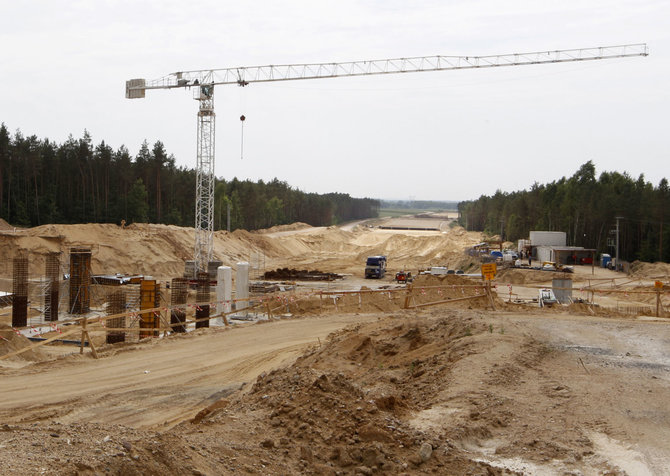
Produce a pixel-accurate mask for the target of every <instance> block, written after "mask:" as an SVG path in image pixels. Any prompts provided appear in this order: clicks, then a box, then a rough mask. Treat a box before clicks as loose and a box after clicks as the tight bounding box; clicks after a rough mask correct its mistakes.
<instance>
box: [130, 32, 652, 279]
mask: <svg viewBox="0 0 670 476" xmlns="http://www.w3.org/2000/svg"><path fill="white" fill-rule="evenodd" d="M648 54H649V52H648V49H647V45H646V43H636V44H627V45H616V46H599V47H595V48H579V49H570V50H553V51H537V52H530V53H513V54H503V55H488V56H439V55H438V56H417V57H411V58H395V59H382V60H365V61H349V62H340V63H302V64H286V65H266V66H243V67H236V68H222V69H205V70H193V71H180V72H176V73H171V74H168V75H166V76H163V77H161V78H159V79H156V80H152V81H147V80H145V79H131V80H128V81H126V98H128V99H137V98H143V97H145V93H146V91H147V90H148V89H175V88H195V95H194V97H195V99H197V100H198V101H199V104H200V107H199V110H198V129H197V131H198V132H197V147H196V151H197V152H196V163H197V164H196V204H195V249H194V261H195V272H198V271H206V270H207V266H208V263H209V261H211V259H212V253H213V235H214V226H213V225H214V182H215V176H214V157H215V156H214V153H215V147H214V146H215V118H216V115H215V113H214V86H217V85H227V84H237V85H238V86H246V85H248V84H250V83H262V82H270V81H293V80H306V79H326V78H341V77H352V76H371V75H381V74H397V73H417V72H429V71H446V70H458V69H478V68H495V67H501V66H523V65H533V64H543V63H566V62H572V61H590V60H603V59H614V58H625V57H631V56H647V55H648Z"/></svg>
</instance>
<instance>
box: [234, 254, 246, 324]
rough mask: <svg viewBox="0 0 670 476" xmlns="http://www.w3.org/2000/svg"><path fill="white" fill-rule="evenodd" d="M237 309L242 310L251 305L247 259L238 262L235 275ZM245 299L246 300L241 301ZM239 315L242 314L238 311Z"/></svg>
mask: <svg viewBox="0 0 670 476" xmlns="http://www.w3.org/2000/svg"><path fill="white" fill-rule="evenodd" d="M235 291H236V293H235V299H236V301H235V309H236V310H238V311H239V310H242V309H245V308H246V307H248V306H249V301H248V300H247V299H248V298H249V263H247V262H246V261H243V262H240V263H237V275H236V277H235ZM240 299H244V301H240ZM238 315H242V314H241V313H238ZM244 315H246V313H244Z"/></svg>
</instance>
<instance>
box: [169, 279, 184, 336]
mask: <svg viewBox="0 0 670 476" xmlns="http://www.w3.org/2000/svg"><path fill="white" fill-rule="evenodd" d="M170 291H171V294H170V306H171V307H172V308H173V309H172V311H171V313H170V324H179V323H182V322H186V310H185V308H183V309H174V308H175V307H177V306H182V305H184V304H186V299H187V297H188V279H185V278H174V279H173V280H172V284H171V285H170ZM172 332H186V326H183V325H182V326H172Z"/></svg>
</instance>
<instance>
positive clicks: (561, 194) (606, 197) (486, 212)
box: [458, 161, 670, 262]
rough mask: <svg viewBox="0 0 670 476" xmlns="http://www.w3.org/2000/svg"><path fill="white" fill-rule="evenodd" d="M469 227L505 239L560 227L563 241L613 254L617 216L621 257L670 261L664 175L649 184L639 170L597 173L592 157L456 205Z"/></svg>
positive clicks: (669, 205)
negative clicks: (545, 179) (528, 184)
mask: <svg viewBox="0 0 670 476" xmlns="http://www.w3.org/2000/svg"><path fill="white" fill-rule="evenodd" d="M458 209H459V211H460V213H461V218H460V221H461V224H462V225H463V226H466V227H467V229H468V230H476V231H485V232H488V233H491V234H499V233H500V231H501V229H502V230H503V233H504V238H505V239H506V240H512V241H514V240H517V239H521V238H528V235H529V232H530V231H531V230H546V231H564V232H566V233H567V240H568V245H572V246H583V247H585V248H595V249H597V250H598V251H599V252H603V253H613V252H614V247H613V243H614V240H615V234H614V230H615V228H616V221H617V220H616V217H621V219H620V220H619V256H620V257H621V258H622V259H626V260H635V259H639V260H642V261H665V262H668V261H670V227H669V226H668V225H670V188H669V186H668V181H667V180H666V179H665V178H663V179H662V180H661V181H660V182H659V184H658V186H654V185H652V184H651V183H649V182H647V181H646V180H645V179H644V175H640V177H638V178H637V180H635V179H633V178H632V177H630V176H629V175H628V174H627V173H619V172H603V173H601V174H600V176H599V177H598V178H596V170H595V166H594V165H593V163H592V162H591V161H588V162H586V163H585V164H584V165H582V166H581V167H580V168H579V170H578V171H577V172H576V173H575V174H574V175H573V176H572V177H570V178H565V177H563V178H561V179H560V180H558V181H554V182H551V183H549V184H546V185H539V184H537V183H536V184H534V185H533V187H532V188H531V189H530V190H523V191H520V192H513V193H503V192H500V191H497V192H496V193H495V195H493V196H491V197H489V196H481V197H479V198H478V199H477V200H474V201H467V202H461V203H460V204H459V205H458Z"/></svg>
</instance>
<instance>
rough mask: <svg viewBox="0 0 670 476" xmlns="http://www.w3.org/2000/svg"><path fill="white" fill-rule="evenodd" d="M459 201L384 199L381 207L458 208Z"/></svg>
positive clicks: (395, 208)
mask: <svg viewBox="0 0 670 476" xmlns="http://www.w3.org/2000/svg"><path fill="white" fill-rule="evenodd" d="M457 206H458V202H444V201H432V200H382V201H381V208H382V209H384V208H391V209H394V210H397V209H403V208H407V209H414V210H415V209H425V210H456V207H457Z"/></svg>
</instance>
